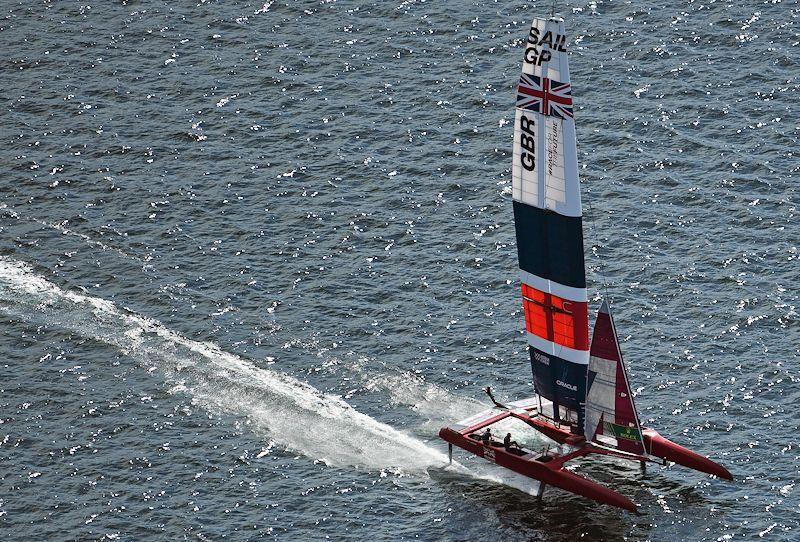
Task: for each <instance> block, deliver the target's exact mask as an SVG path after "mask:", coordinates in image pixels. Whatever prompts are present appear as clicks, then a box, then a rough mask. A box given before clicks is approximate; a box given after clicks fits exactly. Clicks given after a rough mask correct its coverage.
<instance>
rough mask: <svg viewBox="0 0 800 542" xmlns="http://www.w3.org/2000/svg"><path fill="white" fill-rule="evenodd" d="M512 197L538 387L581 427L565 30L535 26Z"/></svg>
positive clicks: (581, 299)
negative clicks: (566, 411)
mask: <svg viewBox="0 0 800 542" xmlns="http://www.w3.org/2000/svg"><path fill="white" fill-rule="evenodd" d="M513 160H514V162H513V167H512V176H513V198H514V221H515V226H516V234H517V249H518V252H519V264H520V269H521V279H522V299H523V308H524V312H525V327H526V330H527V332H528V343H529V345H530V354H531V367H532V369H533V377H534V385H535V387H536V391H537V393H538V394H539V395H540V396H542V397H544V398H545V399H549V400H551V401H552V402H553V411H554V413H555V414H554V417H555V418H557V419H558V418H560V414H559V413H560V412H561V410H562V409H561V407H563V408H564V409H566V410H568V411H571V413H565V415H568V417H570V421H574V422H575V423H576V424H577V427H578V431H579V432H581V433H582V432H583V420H582V415H583V402H584V399H585V391H586V390H585V381H586V366H587V364H588V363H589V339H588V336H589V325H588V306H587V295H586V272H585V265H584V256H583V222H582V211H581V198H580V184H579V181H578V153H577V145H576V142H575V122H574V120H573V105H572V85H571V82H570V76H569V63H568V60H567V35H566V32H565V30H564V21H563V20H561V19H536V20H534V21H533V23H532V24H531V29H530V32H529V35H528V39H527V43H526V46H525V55H524V61H523V66H522V74H521V76H520V80H519V85H518V87H517V100H516V118H515V124H514V152H513Z"/></svg>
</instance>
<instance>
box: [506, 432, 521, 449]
mask: <svg viewBox="0 0 800 542" xmlns="http://www.w3.org/2000/svg"><path fill="white" fill-rule="evenodd" d="M512 446H514V447H515V448H516V449H517V450H519V444H517V441H516V440H511V433H506V438H504V439H503V447H504V448H505V449H506V451H507V452H510V451H511V447H512Z"/></svg>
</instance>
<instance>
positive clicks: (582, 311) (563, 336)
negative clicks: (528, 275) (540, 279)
mask: <svg viewBox="0 0 800 542" xmlns="http://www.w3.org/2000/svg"><path fill="white" fill-rule="evenodd" d="M522 308H523V310H524V311H525V328H526V329H527V330H528V331H529V332H530V333H533V334H534V335H536V336H538V337H541V338H543V339H547V340H548V341H552V342H554V343H556V344H559V345H561V346H567V347H569V348H574V349H576V350H589V309H588V303H586V302H585V301H583V302H582V301H572V300H570V299H566V298H563V297H559V296H557V295H554V294H550V293H547V292H543V291H541V290H537V289H536V288H534V287H533V286H529V285H527V284H523V285H522Z"/></svg>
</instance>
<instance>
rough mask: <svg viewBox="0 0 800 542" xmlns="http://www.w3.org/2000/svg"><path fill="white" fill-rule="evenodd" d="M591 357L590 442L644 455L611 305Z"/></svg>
mask: <svg viewBox="0 0 800 542" xmlns="http://www.w3.org/2000/svg"><path fill="white" fill-rule="evenodd" d="M590 353H591V358H590V359H589V374H588V384H587V388H588V391H587V393H586V427H585V436H586V440H587V441H591V440H594V441H595V442H599V443H601V444H605V445H609V446H614V447H615V448H618V449H620V450H623V451H626V452H631V453H635V454H643V453H644V452H645V449H644V445H643V440H642V428H641V425H640V424H639V416H638V415H637V414H636V406H635V405H634V404H633V395H631V388H630V384H629V383H628V375H627V373H626V371H625V364H624V363H623V361H622V353H621V351H620V349H619V341H618V340H617V331H616V328H615V327H614V319H613V318H612V316H611V309H610V308H609V306H608V302H607V301H603V305H602V306H601V307H600V311H599V312H598V313H597V320H596V321H595V324H594V333H593V334H592V348H591V351H590Z"/></svg>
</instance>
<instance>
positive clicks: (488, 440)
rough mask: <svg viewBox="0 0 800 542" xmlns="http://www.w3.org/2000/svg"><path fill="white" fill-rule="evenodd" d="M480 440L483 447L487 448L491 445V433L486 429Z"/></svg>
mask: <svg viewBox="0 0 800 542" xmlns="http://www.w3.org/2000/svg"><path fill="white" fill-rule="evenodd" d="M481 440H482V441H483V445H484V446H489V445H490V444H491V443H492V431H491V429H489V428H488V427H487V428H486V431H484V433H483V436H481Z"/></svg>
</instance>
